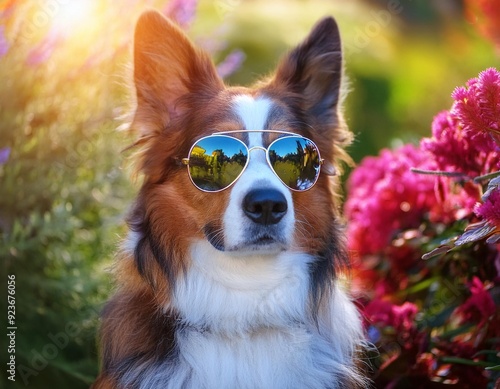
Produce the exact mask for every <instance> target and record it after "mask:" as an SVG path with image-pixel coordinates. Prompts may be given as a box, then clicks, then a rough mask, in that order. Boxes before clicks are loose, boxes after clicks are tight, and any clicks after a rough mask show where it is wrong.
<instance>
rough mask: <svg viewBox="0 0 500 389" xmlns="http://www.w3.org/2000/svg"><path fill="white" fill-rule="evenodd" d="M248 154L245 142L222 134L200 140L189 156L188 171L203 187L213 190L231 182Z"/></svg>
mask: <svg viewBox="0 0 500 389" xmlns="http://www.w3.org/2000/svg"><path fill="white" fill-rule="evenodd" d="M247 157H248V153H247V149H246V147H245V144H244V143H242V142H241V141H239V140H238V139H235V138H230V137H227V136H222V135H215V136H209V137H207V138H204V139H201V140H199V141H198V142H197V143H196V144H195V145H194V146H193V148H192V149H191V154H190V155H189V174H190V175H191V179H192V180H193V183H194V184H195V185H196V186H197V187H198V188H199V189H202V190H206V191H209V192H214V191H218V190H222V189H224V188H227V187H228V186H229V185H231V184H232V183H233V182H234V181H235V180H236V179H237V178H238V176H239V175H240V173H241V172H242V171H243V169H244V167H245V164H246V161H247Z"/></svg>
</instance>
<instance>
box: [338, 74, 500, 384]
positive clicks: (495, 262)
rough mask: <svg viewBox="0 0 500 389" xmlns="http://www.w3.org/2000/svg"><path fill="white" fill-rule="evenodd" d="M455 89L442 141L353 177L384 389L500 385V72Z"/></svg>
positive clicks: (364, 166) (349, 207)
mask: <svg viewBox="0 0 500 389" xmlns="http://www.w3.org/2000/svg"><path fill="white" fill-rule="evenodd" d="M452 97H453V99H454V102H453V105H452V107H451V109H450V110H449V111H444V112H441V113H439V114H438V115H437V116H436V117H435V119H434V121H433V123H432V137H431V138H426V139H423V140H422V141H421V142H420V145H419V146H418V147H417V146H413V145H405V146H403V147H400V148H398V149H396V150H393V151H392V150H382V151H381V153H380V154H379V155H378V156H377V157H367V158H365V159H364V160H363V161H362V162H361V163H360V165H359V166H358V167H357V168H356V169H355V170H354V171H353V173H352V174H351V176H350V178H349V180H348V182H347V192H348V197H347V201H346V203H345V214H346V217H347V219H348V223H349V224H348V237H349V249H350V250H351V252H352V257H353V275H354V280H353V289H354V293H356V295H357V299H358V301H359V304H360V309H361V310H362V312H363V314H364V317H365V328H366V331H367V336H368V338H369V340H370V341H371V342H373V343H374V344H375V345H376V346H377V348H378V354H376V355H374V356H373V358H374V360H375V361H376V363H374V365H375V366H374V368H375V370H376V375H375V378H374V380H375V383H376V384H377V387H379V386H380V387H385V386H391V387H392V386H394V387H396V386H398V387H400V386H401V387H402V386H404V385H407V386H405V387H427V386H428V385H434V386H435V385H437V384H439V383H441V384H443V385H444V384H451V383H455V384H458V385H460V387H469V386H471V385H477V386H478V387H486V385H487V384H488V383H490V384H491V385H494V383H495V382H497V385H498V384H500V373H499V372H500V358H499V357H498V353H499V352H500V341H499V340H498V339H500V309H499V308H498V306H499V301H498V295H499V292H500V245H499V244H498V242H500V173H499V172H498V169H499V168H500V136H499V135H500V73H499V72H498V71H497V70H496V69H493V68H492V69H487V70H485V71H483V72H482V73H480V74H479V76H478V77H477V78H474V79H471V80H469V82H468V83H467V84H466V86H465V87H459V88H456V89H455V91H454V92H453V94H452ZM495 296H497V297H495ZM495 299H497V301H495ZM409 379H410V380H412V383H411V384H409V381H407V380H409ZM408 385H409V386H408ZM414 385H415V386H414ZM481 385H483V386H481ZM434 386H433V387H434Z"/></svg>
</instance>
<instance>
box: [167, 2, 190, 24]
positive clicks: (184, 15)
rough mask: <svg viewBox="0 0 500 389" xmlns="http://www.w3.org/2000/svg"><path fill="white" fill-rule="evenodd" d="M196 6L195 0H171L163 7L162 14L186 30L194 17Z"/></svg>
mask: <svg viewBox="0 0 500 389" xmlns="http://www.w3.org/2000/svg"><path fill="white" fill-rule="evenodd" d="M197 6H198V1H197V0H172V1H170V2H169V3H168V5H167V6H166V7H165V10H164V13H165V15H167V16H168V17H170V18H172V19H174V20H175V21H176V22H177V23H179V26H181V27H182V28H185V29H186V28H188V27H189V25H190V24H191V22H192V21H193V19H194V17H195V15H196V7H197Z"/></svg>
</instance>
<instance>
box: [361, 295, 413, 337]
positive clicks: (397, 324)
mask: <svg viewBox="0 0 500 389" xmlns="http://www.w3.org/2000/svg"><path fill="white" fill-rule="evenodd" d="M417 313H418V307H417V306H416V305H415V304H413V303H410V302H405V303H404V304H403V305H395V304H392V303H391V302H389V301H384V300H379V299H376V300H372V301H370V302H369V303H368V305H367V306H366V307H365V309H364V314H365V317H366V319H367V320H368V322H369V323H371V324H374V325H379V326H383V327H387V326H390V327H392V328H394V330H395V331H396V333H398V336H400V337H405V336H404V335H409V334H410V333H411V332H412V331H413V330H414V329H415V324H414V323H415V317H416V316H417Z"/></svg>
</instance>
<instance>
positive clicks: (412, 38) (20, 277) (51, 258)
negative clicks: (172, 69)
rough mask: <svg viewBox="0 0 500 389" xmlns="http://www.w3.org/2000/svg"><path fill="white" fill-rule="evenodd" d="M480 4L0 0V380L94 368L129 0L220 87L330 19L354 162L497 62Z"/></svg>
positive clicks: (406, 132)
mask: <svg viewBox="0 0 500 389" xmlns="http://www.w3.org/2000/svg"><path fill="white" fill-rule="evenodd" d="M485 3H487V2H486V1H481V0H464V1H460V0H440V1H431V0H427V1H426V0H413V1H412V0H407V1H403V0H401V1H398V0H366V1H362V0H350V1H342V0H329V1H326V0H325V1H321V0H315V1H306V0H303V1H292V0H287V1H285V0H276V1H272V2H270V1H266V0H215V1H208V0H200V1H198V2H197V1H193V0H184V1H182V0H172V1H170V2H169V1H160V0H125V1H121V2H115V1H111V0H71V1H68V0H40V1H31V0H3V1H0V260H1V268H0V272H1V273H0V284H1V285H2V293H1V296H0V301H1V305H0V306H1V314H0V315H1V316H0V317H1V319H0V322H1V323H4V322H5V321H4V319H5V318H6V317H7V307H6V304H7V299H6V296H7V276H8V275H15V277H16V278H15V280H16V295H15V297H16V317H15V325H16V326H17V328H18V329H17V331H16V353H15V356H16V364H17V374H16V381H15V382H11V381H7V379H6V378H5V379H4V377H6V374H5V373H2V375H0V377H2V378H1V380H2V382H1V383H0V388H2V387H8V388H11V387H12V388H21V387H25V386H27V385H28V386H29V387H32V388H49V387H55V388H68V387H71V388H73V389H78V388H86V387H88V386H89V384H90V383H91V382H92V380H93V379H94V377H95V376H96V374H97V370H98V359H97V350H96V340H95V339H96V328H97V325H98V314H99V311H100V309H101V308H102V306H103V302H104V301H105V300H106V298H107V296H109V294H110V293H111V291H112V280H111V277H110V272H109V269H110V267H111V263H112V258H113V252H114V250H115V249H116V247H117V245H118V242H119V240H120V236H122V235H123V234H124V231H125V229H124V216H125V214H126V212H127V209H128V204H129V203H130V201H131V200H132V199H133V196H134V193H135V191H136V189H137V184H134V183H131V181H130V175H129V171H128V168H127V163H126V156H127V155H126V153H123V150H124V148H125V147H126V146H127V145H129V144H131V143H132V142H133V137H132V136H131V135H130V134H128V133H126V132H124V131H119V130H118V129H117V128H118V127H119V124H120V119H119V118H120V117H121V116H123V115H124V114H125V113H126V112H127V110H128V108H129V100H130V99H129V96H130V90H129V85H130V74H131V47H132V46H131V45H132V36H133V29H134V24H135V20H136V19H137V17H138V15H139V14H140V12H141V11H142V10H144V9H145V8H146V7H155V8H157V9H159V10H160V11H162V12H164V13H165V14H166V15H169V16H171V17H174V18H176V19H177V20H178V22H179V23H180V24H181V25H182V26H183V27H184V28H185V29H186V30H187V31H188V33H189V35H190V36H191V37H192V38H193V40H194V41H195V42H197V43H198V44H199V45H200V46H202V47H204V48H205V49H206V50H208V51H209V52H211V53H212V55H213V57H214V60H215V62H216V63H217V64H218V69H219V72H220V73H221V75H222V76H224V78H225V79H226V82H227V83H228V84H245V85H246V84H251V83H252V82H254V81H256V80H258V79H259V78H260V77H262V76H263V75H267V74H269V73H270V72H272V70H273V69H274V67H275V65H276V64H277V61H278V59H279V57H280V56H281V55H282V54H283V53H284V52H285V51H286V50H288V49H289V48H290V47H291V46H293V45H295V44H297V43H298V42H299V41H300V40H301V39H302V38H304V37H305V35H306V34H307V33H308V31H309V30H310V28H311V27H312V25H313V24H314V23H315V22H316V21H317V20H318V19H319V18H321V17H322V16H324V15H327V14H329V15H334V16H335V18H336V19H337V21H338V23H339V26H340V29H341V32H342V36H343V41H344V50H345V63H346V69H345V72H346V76H347V78H348V80H349V81H348V85H349V90H350V93H349V95H348V96H347V98H346V100H345V117H346V119H347V122H348V124H349V126H350V128H351V130H352V131H353V132H354V133H355V134H356V141H355V143H354V144H353V145H352V147H351V149H350V153H351V155H352V156H353V158H354V159H355V160H356V161H360V160H361V158H362V157H363V156H366V155H373V154H377V153H378V151H379V150H380V149H381V148H384V147H394V146H396V145H399V144H402V143H406V142H411V141H415V142H418V140H419V139H420V138H421V137H423V136H430V124H431V121H432V118H433V116H434V115H436V114H437V113H438V112H440V111H442V110H445V109H449V108H450V105H451V101H452V100H451V97H450V94H451V92H452V91H453V89H454V88H455V87H456V86H457V85H463V84H464V83H465V82H466V81H467V80H468V79H470V78H472V77H475V76H476V75H477V74H478V73H479V72H480V71H482V70H484V69H485V68H487V67H491V66H497V67H498V62H499V49H500V41H499V40H498V36H499V35H498V32H499V30H500V27H498V23H496V22H495V18H493V17H492V15H491V12H497V13H498V12H499V11H495V8H496V9H498V7H497V6H495V7H493V8H490V10H489V11H488V12H486V13H485V12H484V9H486V8H485V7H484V4H485ZM490 19H492V20H493V22H490ZM496 20H498V18H497V19H496ZM6 327H7V326H5V327H4V329H5V328H6ZM7 341H8V339H7V338H6V337H2V340H1V343H0V345H1V350H2V352H1V355H2V361H1V362H2V366H4V368H2V371H5V370H4V369H5V366H6V365H5V363H6V362H7V354H6V353H5V352H4V350H7ZM4 385H5V386H4Z"/></svg>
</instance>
